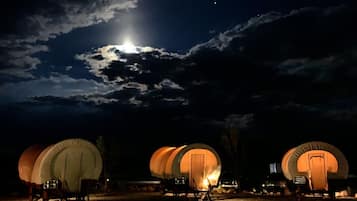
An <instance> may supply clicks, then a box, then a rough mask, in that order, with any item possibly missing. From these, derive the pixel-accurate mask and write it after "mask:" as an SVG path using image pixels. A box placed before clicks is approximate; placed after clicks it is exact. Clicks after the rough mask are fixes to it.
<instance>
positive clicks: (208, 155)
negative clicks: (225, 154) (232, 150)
mask: <svg viewBox="0 0 357 201" xmlns="http://www.w3.org/2000/svg"><path fill="white" fill-rule="evenodd" d="M150 171H151V175H152V176H154V177H157V178H160V179H163V180H170V179H175V178H179V177H185V178H187V179H188V182H189V186H190V187H191V188H193V189H198V190H207V189H208V186H209V185H213V186H214V185H217V183H218V179H219V176H220V173H221V159H220V157H219V155H218V154H217V152H216V151H215V150H214V149H213V148H212V147H210V146H208V145H206V144H202V143H194V144H190V145H183V146H180V147H169V146H164V147H161V148H159V149H157V150H156V151H155V152H154V153H153V154H152V156H151V159H150Z"/></svg>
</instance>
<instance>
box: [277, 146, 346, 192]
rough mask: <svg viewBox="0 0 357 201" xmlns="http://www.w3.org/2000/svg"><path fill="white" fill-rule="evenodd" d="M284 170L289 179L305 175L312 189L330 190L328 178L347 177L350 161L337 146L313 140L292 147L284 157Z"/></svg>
mask: <svg viewBox="0 0 357 201" xmlns="http://www.w3.org/2000/svg"><path fill="white" fill-rule="evenodd" d="M281 165H282V171H283V174H284V176H285V177H286V178H287V179H288V180H294V179H295V178H296V177H297V176H304V177H305V178H306V179H307V181H308V184H309V187H310V190H313V191H318V190H326V191H327V190H329V188H328V180H332V179H333V180H339V179H347V176H348V168H349V167H348V162H347V160H346V158H345V156H344V155H343V153H342V152H341V151H340V150H339V149H338V148H336V147H335V146H333V145H331V144H328V143H325V142H321V141H312V142H307V143H303V144H301V145H299V146H297V147H294V148H292V149H290V150H289V151H288V152H286V153H285V155H284V156H283V159H282V163H281Z"/></svg>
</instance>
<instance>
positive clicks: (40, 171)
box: [18, 139, 102, 192]
mask: <svg viewBox="0 0 357 201" xmlns="http://www.w3.org/2000/svg"><path fill="white" fill-rule="evenodd" d="M101 171H102V158H101V155H100V153H99V151H98V149H97V147H96V146H95V145H93V144H92V143H90V142H88V141H86V140H83V139H67V140H63V141H61V142H58V143H56V144H52V145H49V146H47V147H43V146H40V145H33V146H30V147H29V148H27V149H26V150H25V151H24V152H23V153H22V155H21V156H20V159H19V162H18V172H19V177H20V179H21V180H23V181H24V182H26V183H28V184H35V185H41V184H43V183H45V182H46V181H48V180H52V179H58V180H60V181H61V182H62V184H63V188H64V189H65V190H67V191H68V192H79V191H80V189H81V186H80V185H81V180H83V179H94V180H98V179H99V176H100V173H101Z"/></svg>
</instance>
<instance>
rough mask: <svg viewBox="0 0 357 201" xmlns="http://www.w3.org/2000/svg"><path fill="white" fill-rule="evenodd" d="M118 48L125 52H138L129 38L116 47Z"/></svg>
mask: <svg viewBox="0 0 357 201" xmlns="http://www.w3.org/2000/svg"><path fill="white" fill-rule="evenodd" d="M118 49H119V50H120V51H122V52H124V53H127V54H132V53H138V50H137V48H136V46H135V45H134V43H133V42H131V40H129V39H127V40H125V41H124V43H123V44H122V45H120V46H119V47H118Z"/></svg>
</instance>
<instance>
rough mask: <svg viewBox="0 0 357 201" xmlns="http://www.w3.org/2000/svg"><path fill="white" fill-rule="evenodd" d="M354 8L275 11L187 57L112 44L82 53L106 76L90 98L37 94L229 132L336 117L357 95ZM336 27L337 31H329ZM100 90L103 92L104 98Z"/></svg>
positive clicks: (81, 93)
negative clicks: (192, 119)
mask: <svg viewBox="0 0 357 201" xmlns="http://www.w3.org/2000/svg"><path fill="white" fill-rule="evenodd" d="M350 9H351V8H348V7H344V6H341V7H338V8H335V9H333V8H326V9H320V8H306V9H299V10H294V11H292V12H290V13H288V14H281V13H277V12H269V13H267V14H263V15H259V16H256V17H253V18H252V19H250V20H248V21H247V22H246V23H243V24H240V25H237V26H235V27H234V28H232V29H230V30H227V31H225V32H223V33H220V34H218V35H217V36H216V37H214V38H213V39H211V40H209V41H207V42H206V43H202V44H199V45H197V46H194V47H193V48H192V49H191V50H190V51H189V52H187V54H185V55H179V54H175V53H171V52H167V51H165V50H164V49H160V48H154V47H136V51H135V52H134V53H131V54H128V53H125V52H123V50H122V49H121V47H120V46H117V45H106V46H103V47H99V48H95V49H93V50H91V51H88V52H84V53H82V54H78V55H76V58H77V59H78V60H80V61H82V62H84V63H85V64H86V65H87V68H88V70H89V72H90V73H92V74H93V75H94V76H96V77H97V78H99V79H97V80H99V81H97V82H95V81H93V80H86V82H85V80H82V82H84V83H86V84H87V85H89V88H88V91H87V92H85V91H79V92H78V91H76V90H74V89H73V88H74V87H73V86H72V85H70V86H66V85H65V84H59V85H58V87H59V86H61V85H63V87H64V88H68V90H67V91H66V90H62V92H61V91H60V92H61V93H55V92H48V93H44V92H46V91H49V89H51V90H52V89H53V86H54V84H52V85H49V86H48V87H47V89H46V90H42V91H44V92H43V93H42V94H40V93H39V92H36V93H38V94H39V95H46V94H47V95H51V96H64V95H67V96H69V95H74V96H70V98H72V99H75V100H77V101H81V102H86V103H93V104H94V105H95V106H99V105H100V106H103V107H106V109H109V108H110V109H109V110H110V111H112V110H115V111H127V110H129V109H133V108H135V111H137V110H140V109H142V110H143V111H146V110H150V109H152V110H155V111H158V109H170V115H172V116H175V115H177V116H179V115H182V113H180V111H181V112H182V111H189V112H190V114H192V116H196V117H197V119H200V118H201V119H206V120H207V121H210V120H212V119H216V124H215V125H217V126H220V127H222V126H225V124H224V122H225V121H224V120H222V119H225V117H227V118H228V117H229V118H231V119H232V121H233V122H235V123H236V124H237V125H238V126H239V127H241V128H248V129H249V128H250V126H251V123H252V122H254V123H256V122H260V123H262V122H263V123H262V124H264V120H262V121H261V118H262V116H263V117H266V116H268V117H269V118H272V119H274V118H273V117H275V114H277V113H285V112H295V111H297V112H298V113H300V112H301V113H305V114H310V113H314V114H319V115H320V117H321V118H325V117H327V116H329V117H332V116H331V115H325V112H324V110H325V111H333V110H327V109H326V108H331V109H333V108H334V107H333V106H334V105H336V104H337V103H335V102H333V101H332V100H334V99H338V100H346V97H347V96H354V95H357V94H356V92H355V90H354V87H353V86H355V85H356V84H357V83H356V80H357V79H356V78H357V77H356V76H357V71H356V70H355V68H354V67H355V66H356V64H357V59H356V58H357V56H356V55H357V54H356V49H357V47H355V45H356V43H353V42H354V41H356V39H355V37H354V36H355V34H357V33H356V31H355V30H354V29H353V28H352V27H353V26H352V25H353V24H354V22H353V20H352V19H354V18H353V17H352V16H354V15H355V13H357V12H351V10H350ZM342 25H343V26H342ZM330 26H332V27H337V28H336V29H333V30H330V29H331V27H330ZM349 41H352V42H351V43H349ZM43 79H44V78H43ZM45 80H46V81H47V82H49V80H51V83H54V82H53V80H52V79H49V78H46V79H45ZM47 82H45V83H47ZM100 82H102V83H100ZM29 83H36V82H29ZM60 83H62V82H60ZM64 83H65V82H64ZM73 83H74V80H73ZM24 85H25V84H23V83H21V82H20V84H19V86H24ZM68 85H69V84H68ZM4 86H5V85H2V88H4ZM30 86H31V85H30ZM94 86H98V87H99V88H101V89H102V90H101V91H99V92H98V93H97V92H95V90H93V88H94ZM8 88H9V87H8ZM8 88H7V90H8ZM13 88H15V87H13ZM35 88H36V87H35ZM1 91H3V90H1ZM36 93H35V92H33V94H36ZM94 93H96V94H94ZM86 94H89V95H86ZM75 96H76V97H75ZM20 97H21V96H20ZM326 102H331V104H330V105H325V104H326ZM324 107H325V109H323V108H324ZM160 111H161V110H160ZM171 111H174V112H172V113H171ZM262 111H263V112H262ZM265 111H266V112H267V113H268V114H263V113H264V112H265ZM231 114H244V115H241V116H239V115H238V116H237V115H231ZM294 114H295V113H294ZM334 114H337V115H338V114H341V113H334ZM230 115H231V116H230ZM319 115H317V116H319ZM217 116H219V117H220V119H221V120H219V118H218V117H217ZM276 116H277V117H279V118H280V117H284V115H276ZM301 116H302V117H306V116H304V115H301ZM349 117H350V116H349ZM177 119H180V118H179V117H178V118H177ZM217 119H218V120H217ZM256 119H259V121H256ZM290 120H291V121H295V120H296V118H295V119H294V118H291V119H289V121H290ZM217 122H218V123H217ZM219 122H220V123H219Z"/></svg>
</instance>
